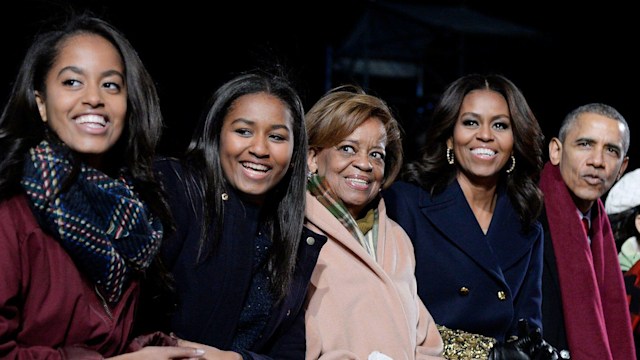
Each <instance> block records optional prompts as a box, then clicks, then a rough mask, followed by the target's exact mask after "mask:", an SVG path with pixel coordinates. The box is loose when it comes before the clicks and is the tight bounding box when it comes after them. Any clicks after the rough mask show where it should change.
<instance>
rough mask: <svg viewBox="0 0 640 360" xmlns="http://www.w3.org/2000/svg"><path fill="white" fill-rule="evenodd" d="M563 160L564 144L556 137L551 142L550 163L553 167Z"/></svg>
mask: <svg viewBox="0 0 640 360" xmlns="http://www.w3.org/2000/svg"><path fill="white" fill-rule="evenodd" d="M561 158H562V142H560V139H558V138H557V137H554V138H552V139H551V141H550V142H549V161H551V163H552V164H553V165H558V164H559V163H560V159H561Z"/></svg>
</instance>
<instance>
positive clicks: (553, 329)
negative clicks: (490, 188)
mask: <svg viewBox="0 0 640 360" xmlns="http://www.w3.org/2000/svg"><path fill="white" fill-rule="evenodd" d="M540 222H541V223H542V227H543V229H544V267H543V271H542V298H543V299H544V300H543V301H542V329H543V336H544V339H545V340H546V341H547V342H548V343H549V344H551V345H553V346H554V347H555V348H556V349H568V348H569V344H568V343H567V331H566V328H565V326H564V314H563V312H562V309H563V306H562V295H561V294H560V281H559V280H558V267H557V266H556V254H555V251H554V250H553V241H552V240H551V234H550V233H549V221H548V220H547V213H546V211H543V212H542V214H541V215H540Z"/></svg>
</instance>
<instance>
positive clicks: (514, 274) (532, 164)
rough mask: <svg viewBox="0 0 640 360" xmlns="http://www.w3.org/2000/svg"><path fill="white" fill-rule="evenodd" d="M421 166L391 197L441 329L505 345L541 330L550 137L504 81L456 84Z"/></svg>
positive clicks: (407, 173)
mask: <svg viewBox="0 0 640 360" xmlns="http://www.w3.org/2000/svg"><path fill="white" fill-rule="evenodd" d="M427 137H428V138H427V139H426V147H425V149H424V151H423V156H422V158H421V159H420V160H418V161H416V162H413V163H410V164H408V165H407V166H406V167H405V169H404V171H403V174H402V181H398V182H396V183H395V184H393V185H392V186H391V187H390V188H389V189H388V190H386V191H385V192H384V194H383V196H384V199H385V202H386V203H387V208H388V213H389V216H390V217H391V218H392V219H394V220H396V221H397V222H398V223H399V224H400V225H401V226H402V227H403V228H404V229H405V231H406V232H407V234H408V235H409V237H410V238H411V239H412V241H413V244H414V248H415V252H416V263H417V265H416V278H417V281H418V293H419V295H420V297H421V298H422V300H423V301H424V302H425V304H426V306H427V308H428V309H429V311H430V312H431V313H432V314H433V317H434V319H435V321H436V323H438V324H439V325H442V326H446V327H447V328H449V329H457V330H463V331H465V332H470V333H474V334H481V335H484V336H489V337H492V338H495V339H496V340H497V341H498V342H503V341H505V340H506V339H508V338H509V337H510V336H511V335H516V334H518V320H519V319H526V320H528V322H529V325H530V326H532V327H540V326H541V299H542V297H541V295H542V293H541V276H542V246H543V235H542V228H541V226H540V223H539V222H538V221H537V220H536V219H537V217H538V215H539V213H540V211H541V206H542V196H541V193H540V191H539V190H538V188H537V186H536V181H537V177H538V174H539V172H540V169H541V167H542V146H543V136H542V133H541V130H540V127H539V125H538V123H537V120H536V119H535V117H534V115H533V113H532V112H531V110H530V109H529V106H528V105H527V102H526V100H525V98H524V96H523V95H522V94H521V92H520V91H519V89H518V88H517V87H516V86H515V85H514V84H513V83H512V82H511V81H509V80H508V79H506V78H504V77H502V76H499V75H489V76H481V75H475V74H473V75H468V76H464V77H462V78H459V79H458V80H456V81H454V82H453V83H451V85H450V86H449V87H448V88H447V90H446V91H445V92H444V94H443V96H442V98H441V100H440V103H439V104H438V106H437V107H436V108H435V111H434V114H433V118H432V122H431V124H430V129H429V130H428V131H427Z"/></svg>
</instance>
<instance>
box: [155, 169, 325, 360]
mask: <svg viewBox="0 0 640 360" xmlns="http://www.w3.org/2000/svg"><path fill="white" fill-rule="evenodd" d="M156 167H157V169H158V170H160V171H161V173H162V175H163V177H162V181H163V183H164V184H165V186H166V188H167V190H168V191H169V201H170V205H171V210H172V211H173V213H174V216H175V218H176V222H177V228H178V229H177V232H176V235H175V236H174V237H173V238H172V239H170V240H169V241H167V242H166V243H165V244H164V245H163V248H162V255H163V258H164V260H165V261H166V265H167V267H168V268H169V270H170V271H171V272H172V273H173V275H174V276H175V279H176V281H177V283H176V287H177V296H178V298H177V304H176V311H175V313H174V314H173V316H172V318H171V325H170V329H169V330H170V331H173V332H175V333H176V335H177V336H178V337H181V338H184V339H187V340H191V341H196V342H200V343H204V344H207V345H212V346H215V347H217V348H220V349H224V350H229V349H230V346H231V343H232V340H233V337H234V335H235V333H236V328H237V325H238V322H239V319H240V315H241V312H242V309H243V306H244V304H245V299H246V298H247V294H248V292H249V289H250V286H251V280H252V267H253V260H254V240H255V237H256V234H257V231H258V226H259V222H258V212H259V209H257V208H255V207H252V206H251V205H249V204H247V203H244V202H242V201H240V200H239V199H238V196H237V195H236V194H234V193H233V192H230V193H229V199H228V201H226V202H225V217H224V230H223V231H224V232H223V235H222V239H220V243H219V247H218V250H217V251H216V252H215V254H214V255H213V256H211V257H209V258H207V260H206V261H204V262H202V263H199V264H196V258H197V251H198V240H199V235H200V229H201V226H202V221H201V220H200V216H201V215H202V214H198V216H194V215H193V212H192V210H191V209H192V208H191V206H192V204H191V203H189V201H188V198H187V195H186V193H185V189H184V185H183V183H182V181H183V180H182V170H181V167H180V166H179V165H178V164H177V163H175V162H170V161H169V160H164V161H159V162H157V164H156ZM174 170H175V171H174ZM196 206H198V204H196ZM196 209H197V207H196ZM211 225H215V224H211ZM213 227H214V226H210V230H211V234H213V233H214V232H213ZM325 242H326V237H324V236H321V235H318V234H315V233H313V232H311V231H310V230H308V229H304V233H303V236H302V239H301V242H300V247H299V251H298V265H297V267H296V271H295V274H294V281H293V284H292V287H291V289H290V290H289V293H288V295H287V296H286V297H285V299H284V300H283V301H281V302H280V303H278V304H274V307H273V309H272V311H271V316H270V318H269V319H268V322H267V324H266V327H265V328H264V329H263V331H262V334H261V337H260V339H259V341H258V343H257V344H255V345H254V346H253V347H252V348H251V349H248V350H249V351H250V353H249V354H244V355H245V356H247V355H248V356H249V357H251V358H256V359H257V358H274V359H296V360H298V359H304V355H305V350H306V340H305V324H304V308H303V304H304V301H305V299H306V293H307V289H308V285H309V280H310V278H311V273H312V272H313V269H314V267H315V264H316V261H317V258H318V255H319V253H320V249H321V247H322V246H323V245H324V244H325Z"/></svg>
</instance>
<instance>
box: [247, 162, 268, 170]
mask: <svg viewBox="0 0 640 360" xmlns="http://www.w3.org/2000/svg"><path fill="white" fill-rule="evenodd" d="M242 166H244V167H246V168H247V169H251V170H255V171H267V170H269V167H267V166H265V165H260V164H253V163H243V164H242Z"/></svg>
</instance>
